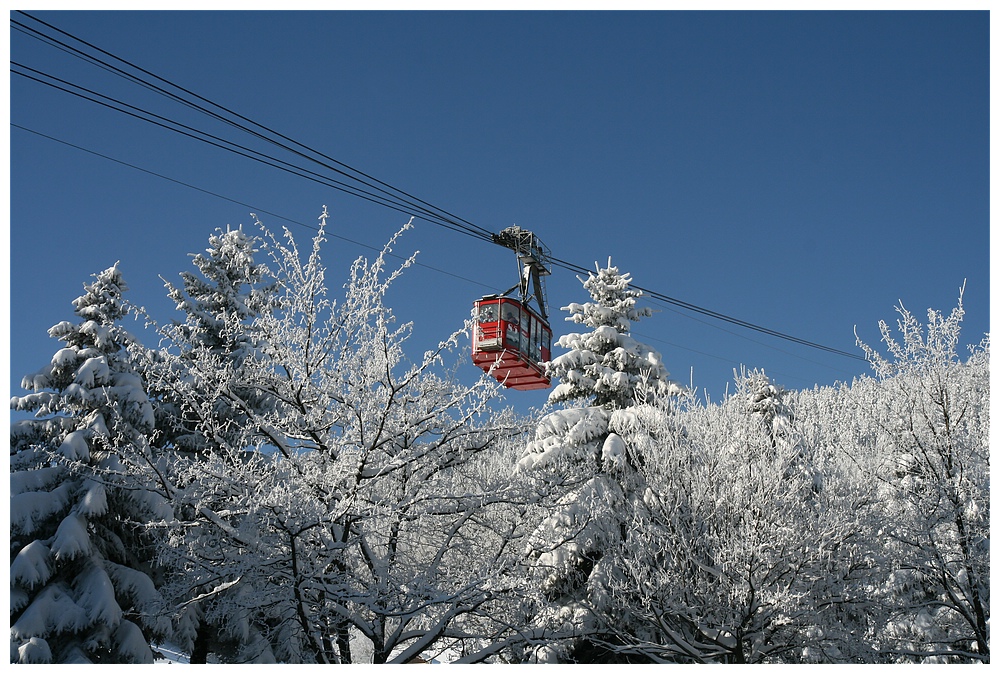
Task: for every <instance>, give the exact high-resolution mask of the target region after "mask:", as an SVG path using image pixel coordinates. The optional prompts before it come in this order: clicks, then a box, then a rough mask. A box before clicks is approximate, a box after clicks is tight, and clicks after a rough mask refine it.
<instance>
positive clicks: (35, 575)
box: [10, 264, 170, 663]
mask: <svg viewBox="0 0 1000 674" xmlns="http://www.w3.org/2000/svg"><path fill="white" fill-rule="evenodd" d="M125 290H126V285H125V282H124V281H123V280H122V275H121V272H120V271H119V269H118V265H117V264H116V265H115V266H113V267H111V268H109V269H107V270H105V271H103V272H101V273H100V274H97V275H96V280H95V281H94V282H93V283H91V284H89V285H85V293H84V294H83V295H82V296H81V297H79V298H77V299H76V300H75V301H74V303H73V304H74V306H75V307H76V315H77V316H79V317H80V319H81V322H80V323H78V324H73V323H70V322H68V321H63V322H60V323H59V324H57V325H55V326H54V327H52V328H51V329H50V330H49V335H50V336H52V337H55V338H57V339H59V340H60V341H62V342H63V344H64V345H65V346H64V347H63V348H61V349H59V350H58V351H56V353H55V354H54V355H53V357H52V360H51V362H50V363H49V364H48V365H46V366H45V367H43V368H42V369H41V370H39V371H38V372H36V373H35V374H33V375H28V376H27V377H25V378H24V380H23V383H22V386H23V387H24V388H25V389H27V390H29V391H31V393H30V394H28V395H25V396H20V397H13V398H12V399H11V408H12V409H15V410H19V411H25V412H33V413H34V418H32V419H26V420H21V421H15V422H14V423H12V424H11V457H10V471H11V477H10V481H11V498H10V513H11V521H10V527H11V565H10V582H11V611H10V620H11V661H12V662H23V663H32V662H54V663H69V662H93V663H141V662H152V660H153V653H152V651H151V649H150V645H149V644H150V642H151V641H153V640H156V639H158V638H160V637H161V636H162V635H164V634H165V630H167V629H169V621H168V620H164V619H162V618H158V617H157V616H158V615H159V611H160V610H161V608H162V607H161V605H160V604H161V598H160V596H159V593H158V591H157V590H156V588H155V586H154V582H153V580H152V578H151V576H152V575H153V574H154V573H155V572H154V570H153V568H152V566H151V560H152V554H151V551H150V550H149V539H148V533H147V532H148V529H147V527H146V526H145V525H146V524H147V523H150V522H153V521H157V520H159V519H162V518H165V517H169V516H170V509H169V508H168V507H167V506H166V501H165V499H164V498H163V496H162V494H161V493H158V492H157V491H156V489H157V488H162V486H163V485H162V484H159V485H158V484H157V481H156V480H157V478H156V476H157V474H158V471H159V466H158V465H157V463H156V459H155V457H154V456H153V454H152V450H151V448H150V445H149V442H148V436H149V434H150V433H152V431H153V425H154V422H153V409H152V406H151V405H150V402H149V400H148V398H147V395H146V392H145V390H144V386H143V381H142V379H141V378H140V377H139V376H138V375H137V373H136V372H135V370H134V369H133V367H132V364H131V357H130V355H129V352H128V349H129V348H130V347H131V346H134V341H135V340H134V338H133V337H132V336H131V335H129V334H128V332H126V331H125V330H124V329H123V328H122V327H121V326H120V325H119V322H120V320H121V319H122V318H123V316H124V315H125V309H124V305H123V303H122V293H123V292H124V291H125Z"/></svg>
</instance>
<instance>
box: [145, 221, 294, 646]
mask: <svg viewBox="0 0 1000 674" xmlns="http://www.w3.org/2000/svg"><path fill="white" fill-rule="evenodd" d="M208 243H209V246H208V248H207V249H206V251H205V252H204V253H199V254H196V255H193V256H192V258H193V259H192V262H193V264H194V266H195V267H196V269H197V272H196V273H195V272H182V273H181V274H180V277H181V285H180V286H177V285H174V284H172V283H170V282H166V281H165V286H166V288H167V295H168V297H170V299H171V300H173V302H174V303H175V305H176V308H177V309H178V311H181V312H183V314H184V316H183V318H182V319H181V320H178V321H174V322H172V323H170V324H168V325H165V326H162V327H161V328H160V333H161V334H162V335H163V336H164V337H165V340H164V345H163V348H161V349H159V350H157V351H150V352H148V353H147V354H146V355H147V360H146V365H147V377H148V380H149V381H150V388H151V394H152V395H153V396H154V401H155V405H156V412H157V426H158V428H159V429H160V431H161V435H160V442H161V443H162V445H163V446H164V447H167V448H169V449H170V450H171V452H172V453H173V454H174V461H173V470H172V478H173V479H174V481H175V483H176V484H177V486H178V489H177V491H176V493H175V501H176V504H177V506H178V513H179V515H180V517H181V518H182V520H184V525H183V527H182V528H181V530H180V531H181V532H183V533H180V534H178V535H180V536H182V537H184V538H187V539H190V540H192V541H196V542H197V544H198V545H201V546H206V545H208V544H209V541H212V540H215V539H217V538H218V537H219V534H220V532H219V530H218V527H217V526H216V525H215V524H212V523H210V522H206V521H205V520H204V519H203V518H202V517H200V516H199V512H198V511H199V510H200V509H201V508H204V507H206V504H207V505H208V507H210V509H211V510H212V511H213V512H221V511H226V510H228V509H229V507H230V504H229V503H228V501H229V499H230V498H231V495H230V494H227V493H226V492H225V489H224V488H222V487H221V486H220V484H219V481H204V480H200V479H197V478H192V477H191V476H192V475H198V474H200V473H201V471H199V470H198V469H196V468H193V467H192V466H191V465H190V464H191V463H192V462H204V461H210V462H216V464H217V465H219V466H222V467H223V468H222V470H230V469H231V467H232V465H233V464H234V463H236V464H244V463H246V462H247V461H249V457H248V454H247V452H248V451H249V450H248V449H247V448H248V447H249V446H250V445H252V444H253V441H254V437H255V435H256V429H255V427H254V424H253V423H250V421H249V419H250V417H251V416H252V415H253V414H256V413H261V412H263V411H266V410H268V409H270V408H272V407H273V404H274V403H273V401H274V398H273V396H272V395H270V393H269V391H268V386H267V385H266V381H264V380H265V379H266V376H264V377H263V378H262V377H261V374H260V373H261V372H262V371H263V368H261V367H260V361H261V359H260V357H259V356H260V336H259V334H258V331H257V330H256V328H255V325H254V320H255V319H256V318H257V317H259V316H260V315H261V313H262V312H264V311H267V310H269V309H270V308H271V307H273V305H274V297H275V288H276V285H275V284H274V283H268V281H269V280H270V276H271V274H270V271H269V270H268V268H267V267H266V265H264V264H261V263H258V262H257V261H256V259H255V254H256V253H257V252H258V251H257V249H256V246H257V244H258V239H257V237H253V236H249V235H247V234H246V233H244V232H243V230H242V228H240V229H236V230H232V229H228V228H227V230H226V231H222V230H221V229H220V230H216V232H215V233H214V234H212V235H211V236H210V237H209V240H208ZM226 466H228V467H229V468H226ZM164 552H165V553H166V554H167V555H168V556H171V557H176V554H175V552H174V548H173V547H172V548H170V549H165V550H164ZM191 563H192V562H191V560H186V559H173V558H172V559H171V560H170V563H169V564H168V566H169V567H170V568H172V569H173V570H174V571H175V574H174V577H173V578H172V582H171V584H170V586H169V587H170V588H173V591H174V594H175V595H176V596H174V597H173V599H174V601H175V603H177V604H180V605H182V606H183V609H182V610H181V611H180V613H179V615H178V632H177V634H175V636H174V639H175V641H176V642H177V645H178V646H180V647H181V648H183V649H185V650H186V651H188V652H190V653H191V662H192V663H204V662H206V660H207V658H208V654H209V653H210V652H214V653H216V654H218V655H219V656H220V658H221V659H223V660H235V661H245V660H246V659H247V656H246V654H245V651H246V650H247V646H248V644H249V645H251V646H252V645H253V643H255V642H257V641H258V639H257V637H256V633H255V631H254V630H253V629H252V628H251V627H250V626H248V625H244V626H241V627H239V628H237V629H233V628H232V626H230V629H228V630H226V629H222V627H221V626H220V625H218V624H215V623H217V622H218V621H217V620H216V619H215V618H214V617H213V616H215V614H216V610H215V604H216V603H217V601H218V600H219V599H220V597H222V596H223V595H225V594H227V593H218V592H215V593H209V592H208V590H210V589H213V588H214V586H212V587H203V586H199V585H192V584H191V583H190V582H189V579H190V577H191V574H190V572H189V566H190V564H191ZM178 592H179V593H180V594H177V593H178ZM231 593H232V592H230V593H229V594H231ZM203 594H208V595H209V596H207V597H206V598H204V599H200V600H193V598H194V597H196V596H199V595H203ZM252 650H254V652H255V653H258V655H259V652H260V651H263V652H264V653H265V654H264V655H263V657H264V659H267V657H268V656H267V655H266V652H267V649H266V648H265V649H262V648H254V649H252ZM256 657H257V656H255V658H256Z"/></svg>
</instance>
